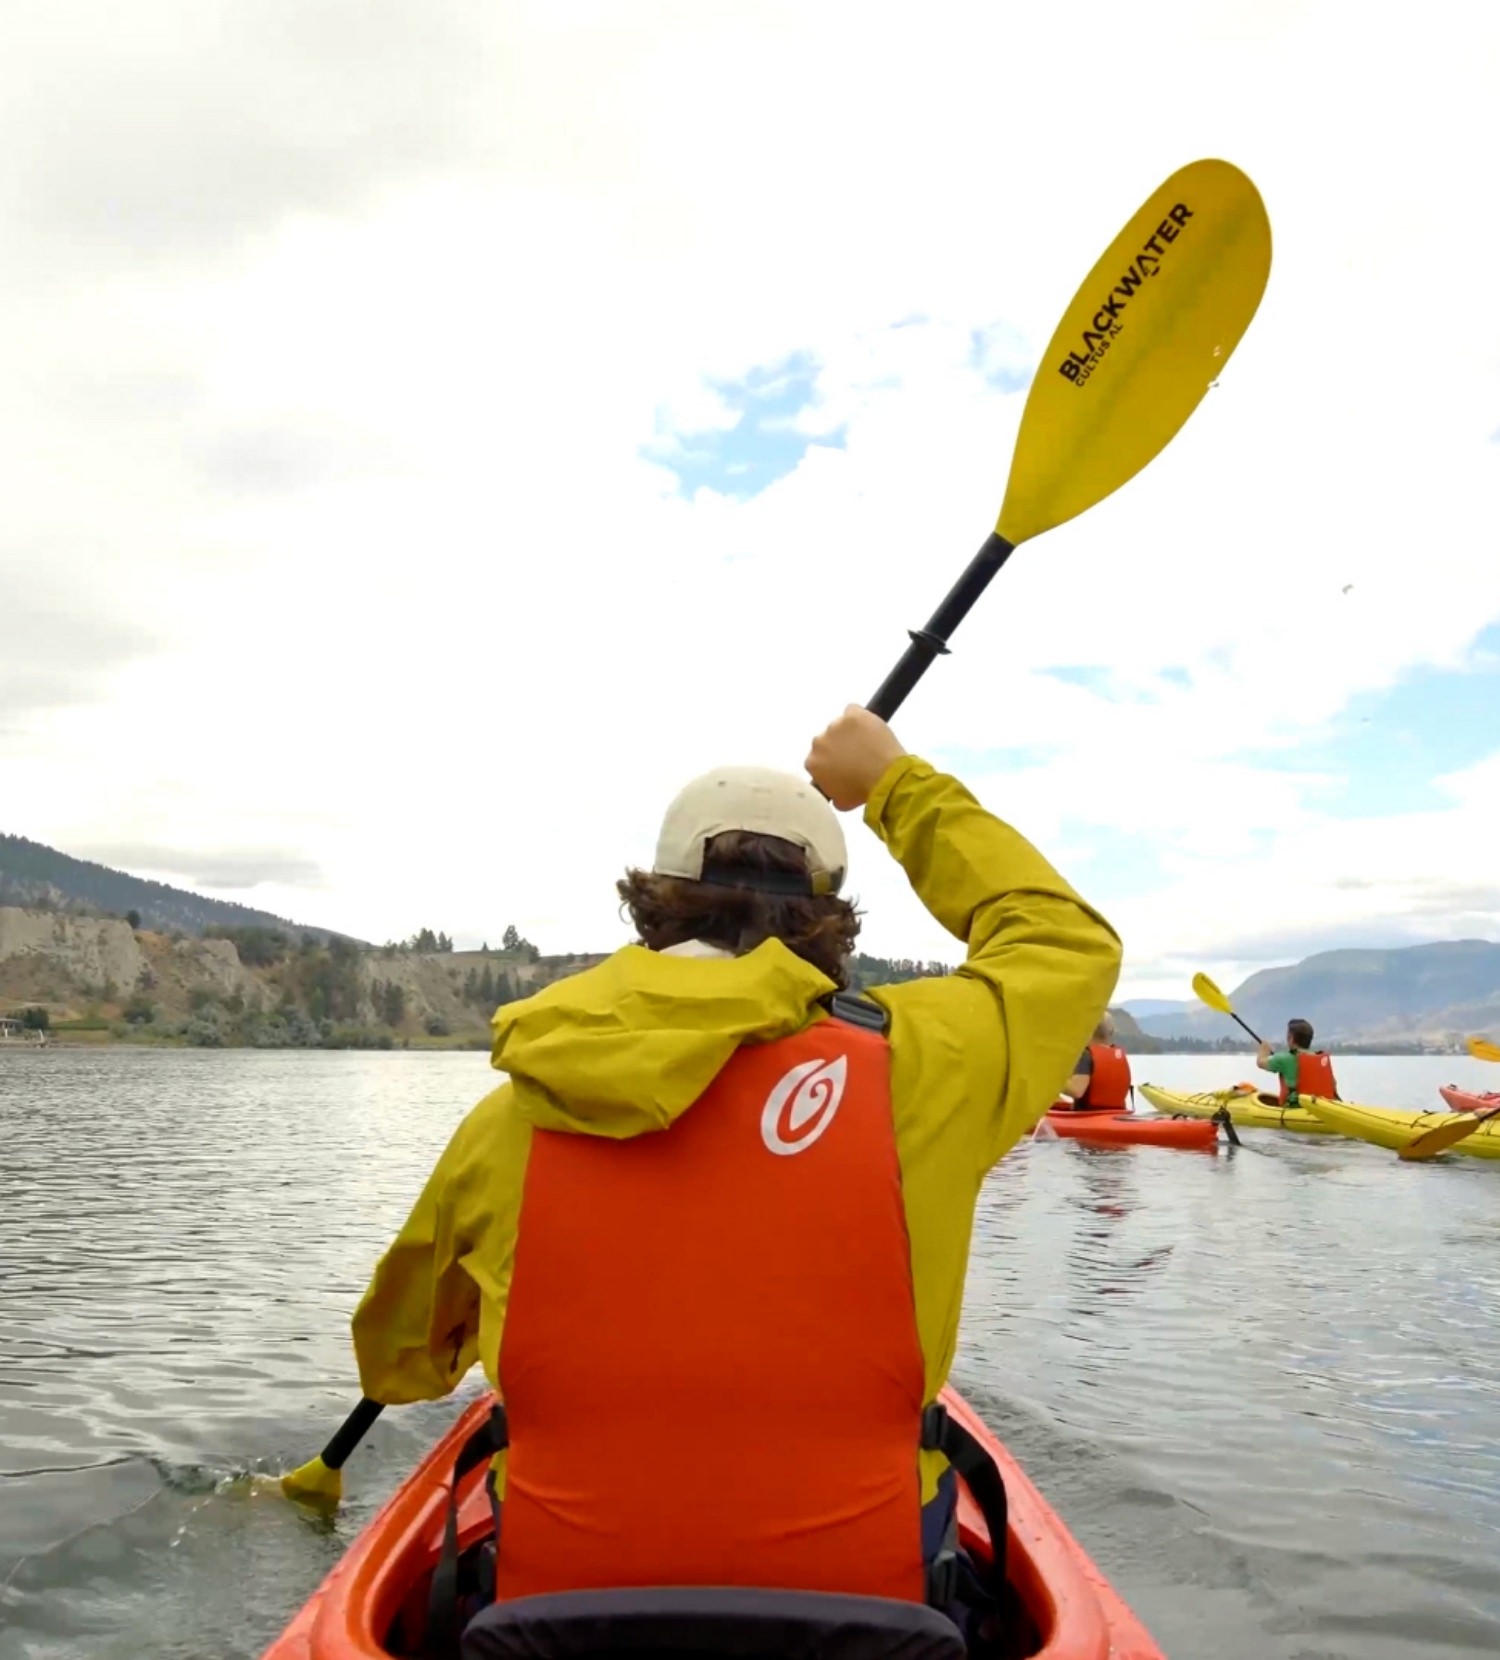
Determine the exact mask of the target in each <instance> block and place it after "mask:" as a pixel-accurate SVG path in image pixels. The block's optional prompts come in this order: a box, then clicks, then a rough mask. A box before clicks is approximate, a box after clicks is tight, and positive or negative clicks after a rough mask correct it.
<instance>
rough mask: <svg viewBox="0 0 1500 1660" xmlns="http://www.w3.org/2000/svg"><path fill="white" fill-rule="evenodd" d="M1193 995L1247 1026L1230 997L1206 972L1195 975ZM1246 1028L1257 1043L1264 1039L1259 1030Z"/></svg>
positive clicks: (1216, 1010)
mask: <svg viewBox="0 0 1500 1660" xmlns="http://www.w3.org/2000/svg"><path fill="white" fill-rule="evenodd" d="M1193 995H1194V996H1195V997H1196V998H1197V999H1198V1001H1199V1002H1200V1003H1207V1004H1208V1006H1209V1008H1211V1009H1213V1010H1214V1011H1215V1012H1216V1013H1218V1014H1227V1015H1228V1016H1229V1018H1230V1019H1231V1020H1233V1021H1237V1022H1238V1023H1239V1024H1240V1025H1241V1026H1245V1022H1244V1021H1243V1020H1240V1017H1239V1016H1238V1015H1237V1014H1236V1013H1235V1012H1234V1008H1233V1006H1232V1005H1231V1003H1230V1001H1229V999H1228V998H1227V997H1226V996H1225V995H1224V993H1223V992H1222V991H1220V990H1219V988H1218V987H1217V986H1216V985H1215V984H1214V983H1213V981H1212V980H1210V979H1209V977H1208V976H1207V975H1206V974H1195V975H1194V976H1193ZM1245 1030H1246V1031H1247V1032H1250V1036H1251V1037H1253V1038H1254V1039H1255V1041H1256V1043H1257V1044H1258V1043H1261V1042H1262V1041H1263V1039H1262V1038H1261V1036H1260V1034H1259V1033H1258V1032H1251V1031H1250V1028H1249V1027H1248V1026H1245Z"/></svg>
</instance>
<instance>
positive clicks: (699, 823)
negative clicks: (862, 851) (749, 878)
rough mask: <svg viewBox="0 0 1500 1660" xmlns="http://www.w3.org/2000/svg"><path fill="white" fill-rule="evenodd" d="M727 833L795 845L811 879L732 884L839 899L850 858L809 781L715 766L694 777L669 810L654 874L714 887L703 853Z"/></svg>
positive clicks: (768, 771)
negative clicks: (741, 832)
mask: <svg viewBox="0 0 1500 1660" xmlns="http://www.w3.org/2000/svg"><path fill="white" fill-rule="evenodd" d="M726 830H748V831H750V832H752V833H753V834H755V835H759V836H779V837H780V838H781V839H782V840H783V841H789V842H791V843H793V844H794V845H795V846H797V847H800V848H801V849H802V851H803V852H804V853H805V854H806V855H807V870H808V875H809V877H810V878H811V880H810V881H809V883H808V884H807V885H806V886H803V885H802V884H800V883H799V882H798V880H797V878H796V877H792V876H783V875H780V874H773V873H770V872H767V873H766V875H765V877H764V878H763V879H761V880H756V881H753V882H740V881H738V880H736V882H735V886H743V887H752V886H753V887H757V888H761V887H764V888H766V889H767V890H769V891H771V892H785V893H815V894H821V893H837V892H838V891H839V888H840V887H841V886H842V885H843V881H844V875H845V873H846V872H847V870H848V868H849V855H848V852H847V851H846V849H845V847H844V832H843V829H842V827H841V826H840V824H839V821H838V818H837V817H836V815H835V814H834V811H833V808H832V807H830V806H829V804H828V803H827V801H825V800H824V799H823V797H822V796H821V795H820V794H819V793H818V791H817V789H816V787H815V786H814V785H813V783H812V782H811V780H809V779H806V778H799V777H798V776H797V775H796V774H795V773H790V772H775V771H773V770H772V769H771V768H770V767H716V768H715V769H714V770H713V771H712V772H705V773H704V774H703V775H702V777H701V778H695V779H694V780H693V781H692V783H691V784H689V785H688V786H687V787H686V788H685V789H684V790H683V791H682V793H681V794H680V795H679V796H678V797H677V799H676V800H675V801H674V802H673V803H672V805H671V806H670V807H668V808H667V816H666V817H665V818H664V819H663V820H662V826H661V834H660V836H658V838H657V842H656V863H655V864H654V865H653V866H652V869H653V870H654V871H655V873H656V874H657V875H658V876H680V877H683V878H685V879H686V880H687V881H689V882H702V881H713V880H714V877H713V875H712V873H711V872H710V874H709V875H707V876H705V874H704V869H703V863H704V852H705V850H706V848H707V846H708V844H709V842H711V841H712V840H713V838H714V837H715V836H718V835H722V834H723V833H724V831H726Z"/></svg>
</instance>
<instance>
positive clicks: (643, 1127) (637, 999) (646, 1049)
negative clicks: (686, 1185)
mask: <svg viewBox="0 0 1500 1660" xmlns="http://www.w3.org/2000/svg"><path fill="white" fill-rule="evenodd" d="M837 989H838V988H837V987H836V986H835V985H834V983H833V981H832V980H830V979H829V978H828V976H827V975H826V974H824V973H822V972H821V971H820V970H818V969H816V968H814V967H813V966H812V965H811V964H810V963H806V962H804V961H803V960H802V959H801V958H800V957H798V956H797V955H796V954H795V953H794V952H792V951H789V950H788V949H787V948H786V946H784V945H783V944H782V943H781V941H780V940H775V939H772V940H766V941H765V942H764V943H763V944H761V945H758V946H757V947H756V948H755V950H754V951H751V952H749V953H748V954H747V955H745V956H743V957H722V956H714V957H705V956H702V955H673V954H671V953H667V952H660V951H651V950H648V949H647V948H646V947H645V946H643V945H627V946H626V947H624V949H623V950H620V951H617V952H615V954H614V955H613V956H612V957H610V958H608V959H606V961H604V962H602V963H599V964H598V965H597V966H596V967H594V968H590V969H585V970H584V972H583V973H581V974H575V975H571V976H570V977H569V978H568V979H566V980H557V981H554V982H553V984H552V985H550V986H546V987H544V988H543V989H542V990H541V991H539V992H537V993H536V994H535V995H534V996H532V997H528V998H525V999H523V1000H522V1001H520V1002H516V1003H508V1004H506V1005H505V1006H504V1007H503V1008H500V1009H498V1010H497V1011H496V1013H495V1016H494V1019H493V1020H492V1021H491V1022H490V1026H491V1030H492V1031H493V1032H494V1038H495V1041H494V1046H493V1048H492V1049H491V1051H490V1064H491V1065H492V1066H494V1067H496V1068H497V1069H498V1070H499V1071H502V1072H506V1073H508V1074H509V1075H510V1079H511V1083H512V1086H513V1087H514V1090H515V1098H516V1105H517V1107H518V1108H519V1110H520V1112H521V1114H522V1116H523V1117H524V1118H526V1119H528V1120H529V1121H530V1122H531V1123H532V1124H533V1125H534V1126H535V1127H536V1128H537V1129H539V1130H568V1131H572V1132H573V1133H575V1134H579V1135H599V1136H609V1137H612V1138H614V1139H617V1140H624V1139H627V1138H628V1137H630V1136H636V1135H642V1134H645V1133H646V1132H648V1131H651V1130H665V1129H666V1128H668V1126H669V1125H671V1124H672V1123H673V1122H674V1121H675V1120H676V1119H678V1118H680V1117H681V1116H682V1114H683V1113H685V1112H686V1111H687V1109H688V1108H689V1107H690V1106H692V1104H693V1103H694V1102H695V1101H696V1100H697V1099H698V1097H699V1096H700V1095H702V1094H703V1092H704V1091H705V1090H706V1089H707V1088H708V1086H709V1085H710V1084H711V1083H712V1082H713V1080H714V1078H715V1077H717V1075H718V1073H719V1071H720V1070H721V1068H722V1067H723V1066H724V1065H725V1063H726V1062H727V1061H728V1060H729V1058H730V1056H731V1055H733V1054H734V1052H735V1050H736V1049H737V1048H738V1047H739V1045H740V1044H742V1043H769V1042H771V1041H773V1040H774V1039H776V1038H781V1037H789V1036H790V1035H791V1034H792V1033H793V1032H799V1031H801V1030H802V1028H803V1027H804V1026H806V1025H807V1024H808V1022H809V1021H810V1020H812V1019H815V1018H818V1017H819V1016H820V1014H821V1011H820V1010H819V1009H818V1003H819V1000H820V999H822V998H825V997H828V996H829V995H830V994H831V993H833V992H834V991H836V990H837Z"/></svg>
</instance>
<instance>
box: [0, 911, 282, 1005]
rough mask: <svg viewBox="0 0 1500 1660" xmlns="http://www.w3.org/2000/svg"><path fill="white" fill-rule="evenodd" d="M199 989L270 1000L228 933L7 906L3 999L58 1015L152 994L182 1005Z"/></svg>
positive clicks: (1, 951) (2, 930)
mask: <svg viewBox="0 0 1500 1660" xmlns="http://www.w3.org/2000/svg"><path fill="white" fill-rule="evenodd" d="M195 991H198V992H200V993H205V994H207V995H208V996H211V997H213V998H216V999H219V1000H225V999H228V998H233V997H239V998H241V999H243V1001H244V1006H245V1007H246V1008H262V1007H264V1006H265V1002H266V997H267V988H266V986H265V984H264V983H263V981H262V980H261V978H260V977H258V976H257V975H256V974H255V973H254V972H253V971H252V970H250V969H248V968H246V967H245V966H244V964H243V963H241V961H240V959H239V953H238V952H237V951H236V950H235V948H234V946H233V945H232V944H231V943H230V942H229V941H228V940H204V939H180V940H174V939H169V938H168V937H167V936H166V935H164V934H151V933H144V932H143V933H136V932H135V931H134V930H133V929H132V928H131V926H130V924H129V923H127V922H120V921H117V920H115V919H113V918H102V917H87V916H72V915H68V914H66V913H61V912H52V911H30V910H20V909H16V908H14V907H9V906H6V907H0V1002H3V1003H6V1004H18V1003H35V1004H38V1005H39V1006H41V1007H42V1008H45V1009H46V1010H47V1012H48V1013H49V1014H50V1015H51V1016H52V1017H53V1018H54V1019H55V1020H67V1019H71V1018H76V1017H77V1016H78V1015H80V1014H81V1013H83V1012H84V1011H85V1010H86V1009H88V1008H91V1007H93V1006H95V1005H99V1006H101V1007H102V1008H104V1009H105V1010H106V1011H110V1010H113V1009H116V1008H120V1007H123V1006H124V1005H125V1004H126V1003H128V1002H129V1001H130V999H131V998H132V997H135V996H136V995H138V994H139V995H145V996H149V997H150V998H151V1000H152V1001H153V1002H155V1003H158V1004H160V1005H161V1006H162V1007H163V1008H165V1009H168V1010H171V1011H172V1012H177V1011H179V1010H182V1011H186V1010H187V1009H189V1008H190V1007H191V1006H192V1003H193V994H194V992H195Z"/></svg>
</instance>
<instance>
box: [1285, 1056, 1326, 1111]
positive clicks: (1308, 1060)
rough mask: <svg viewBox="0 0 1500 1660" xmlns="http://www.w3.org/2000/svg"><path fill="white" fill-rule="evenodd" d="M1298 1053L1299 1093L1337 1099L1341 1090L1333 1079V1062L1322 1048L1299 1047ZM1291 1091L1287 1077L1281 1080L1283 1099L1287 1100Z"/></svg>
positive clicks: (1324, 1098)
mask: <svg viewBox="0 0 1500 1660" xmlns="http://www.w3.org/2000/svg"><path fill="white" fill-rule="evenodd" d="M1296 1054H1297V1094H1298V1095H1299V1096H1302V1095H1316V1096H1318V1097H1320V1098H1321V1099H1322V1100H1324V1101H1337V1100H1338V1098H1339V1092H1338V1089H1337V1086H1336V1085H1335V1084H1334V1081H1333V1062H1332V1061H1331V1060H1329V1058H1328V1057H1327V1055H1325V1054H1324V1053H1323V1051H1322V1050H1321V1049H1299V1050H1297V1051H1296ZM1289 1093H1290V1091H1289V1090H1288V1089H1287V1087H1286V1079H1285V1078H1283V1079H1282V1080H1281V1099H1282V1101H1283V1102H1285V1101H1286V1099H1287V1097H1288V1095H1289Z"/></svg>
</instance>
